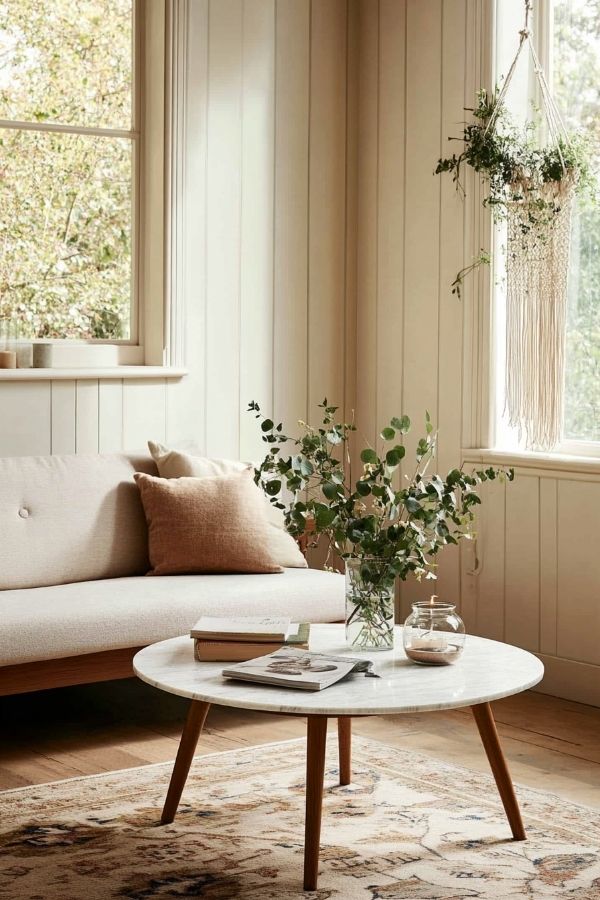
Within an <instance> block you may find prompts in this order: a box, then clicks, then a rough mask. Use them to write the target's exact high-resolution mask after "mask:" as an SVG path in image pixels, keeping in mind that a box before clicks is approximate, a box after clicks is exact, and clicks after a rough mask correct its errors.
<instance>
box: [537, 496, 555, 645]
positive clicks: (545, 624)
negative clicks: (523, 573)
mask: <svg viewBox="0 0 600 900" xmlns="http://www.w3.org/2000/svg"><path fill="white" fill-rule="evenodd" d="M557 500H558V482H557V480H556V479H555V478H540V650H541V652H542V653H550V654H552V655H555V654H556V651H557V628H556V626H557V618H556V617H557V611H558V609H557V603H558V503H557Z"/></svg>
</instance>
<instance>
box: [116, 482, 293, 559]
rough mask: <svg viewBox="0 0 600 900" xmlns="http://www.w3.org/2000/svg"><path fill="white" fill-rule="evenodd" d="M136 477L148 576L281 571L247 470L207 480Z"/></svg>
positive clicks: (261, 506) (263, 512)
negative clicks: (145, 534) (144, 526)
mask: <svg viewBox="0 0 600 900" xmlns="http://www.w3.org/2000/svg"><path fill="white" fill-rule="evenodd" d="M134 478H135V481H136V484H137V486H138V488H139V490H140V495H141V498H142V505H143V507H144V513H145V516H146V521H147V523H148V555H149V557H150V565H151V566H152V569H151V571H150V572H149V573H148V574H150V575H184V574H192V573H201V572H203V573H225V572H239V573H269V572H281V571H283V570H282V568H281V566H280V565H279V564H278V563H277V560H276V559H275V558H274V556H273V554H272V553H271V551H270V549H269V537H270V534H269V529H270V526H269V523H268V521H267V517H266V515H265V511H264V507H263V504H262V503H260V502H257V494H256V490H255V487H256V486H255V484H254V481H253V478H252V469H251V468H247V469H244V470H242V471H241V472H234V473H232V474H230V475H216V476H210V477H207V478H171V479H167V478H156V477H155V476H154V475H146V474H145V473H142V472H136V473H135V475H134ZM258 499H260V498H258Z"/></svg>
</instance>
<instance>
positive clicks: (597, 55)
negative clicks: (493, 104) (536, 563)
mask: <svg viewBox="0 0 600 900" xmlns="http://www.w3.org/2000/svg"><path fill="white" fill-rule="evenodd" d="M510 7H511V8H510V9H509V8H508V7H504V8H501V9H500V13H501V17H499V21H498V27H499V29H501V31H502V34H499V35H498V47H499V49H500V53H499V59H498V62H497V67H498V72H499V73H502V72H504V71H506V63H507V62H510V59H511V58H512V56H513V55H514V52H515V49H516V40H517V31H518V29H519V28H520V27H522V4H518V5H515V6H514V7H513V4H511V5H510ZM537 7H538V16H537V19H538V21H537V22H536V23H535V25H534V34H535V35H536V39H537V44H538V53H539V55H540V58H541V59H542V63H543V65H544V68H545V69H546V72H547V73H548V75H549V79H550V80H551V84H552V88H553V92H554V96H555V99H556V101H557V103H558V106H559V108H560V109H561V112H562V114H563V117H564V119H565V122H566V124H567V127H568V128H583V129H584V130H585V131H586V132H587V134H588V136H589V139H590V146H591V149H592V154H593V159H592V168H593V169H594V170H596V171H598V172H600V3H599V2H597V0H594V2H589V0H540V2H539V3H538V4H537ZM504 15H506V18H504ZM527 84H528V73H527V71H521V73H520V79H519V81H518V84H517V88H516V90H515V91H514V92H513V96H512V98H509V104H510V105H511V106H512V109H513V112H514V113H515V114H516V115H517V117H520V118H521V119H522V118H523V117H524V115H525V113H526V112H527V110H526V109H525V104H524V102H523V98H525V97H527V96H528V89H527ZM533 84H534V79H532V78H531V77H529V85H530V86H531V85H533ZM529 99H530V104H529V113H530V112H531V101H533V102H535V100H536V98H535V97H531V93H529ZM497 231H498V233H497V235H496V254H495V257H496V267H495V275H496V281H497V285H496V303H495V317H494V330H495V344H496V365H495V368H496V409H497V417H496V418H497V421H496V439H495V444H496V446H497V447H498V448H499V449H504V450H518V449H522V447H520V445H519V438H518V435H517V434H516V433H515V431H514V430H513V429H510V428H509V427H508V425H507V423H506V420H505V419H504V416H503V415H502V410H503V408H504V391H503V381H504V371H505V360H504V321H503V318H504V309H503V297H502V292H503V284H502V244H503V240H504V237H503V233H502V229H501V228H500V229H498V230H497ZM556 451H557V452H562V453H571V454H574V455H594V456H595V455H600V205H598V203H597V201H596V202H594V201H592V200H591V199H589V198H588V199H579V200H578V201H577V204H576V208H575V211H574V215H573V223H572V238H571V259H570V270H569V309H568V322H567V335H566V379H565V413H564V430H563V441H562V443H561V444H560V445H559V446H558V447H557V448H556Z"/></svg>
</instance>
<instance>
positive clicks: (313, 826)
mask: <svg viewBox="0 0 600 900" xmlns="http://www.w3.org/2000/svg"><path fill="white" fill-rule="evenodd" d="M326 742H327V716H309V717H308V731H307V742H306V823H305V828H304V890H305V891H316V889H317V879H318V877H319V843H320V840H321V810H322V809H323V778H324V777H325V745H326Z"/></svg>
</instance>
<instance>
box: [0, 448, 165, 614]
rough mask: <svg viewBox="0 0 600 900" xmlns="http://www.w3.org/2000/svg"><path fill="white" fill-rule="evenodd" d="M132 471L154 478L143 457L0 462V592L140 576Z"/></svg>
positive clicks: (139, 519) (143, 562) (142, 533)
mask: <svg viewBox="0 0 600 900" xmlns="http://www.w3.org/2000/svg"><path fill="white" fill-rule="evenodd" d="M136 470H137V471H141V472H147V473H150V474H153V475H155V474H156V466H155V465H154V463H153V461H152V460H151V459H150V457H148V456H145V457H131V456H126V455H123V454H106V455H93V456H92V455H90V456H87V455H81V456H39V457H37V456H35V457H34V456H30V457H8V458H5V459H0V536H1V539H0V590H9V589H12V588H28V587H39V586H44V585H52V584H65V583H67V582H73V581H90V580H92V579H97V578H115V577H119V576H122V575H139V574H143V573H144V572H146V571H147V570H148V567H149V563H148V548H147V530H146V523H145V520H144V512H143V509H142V504H141V501H140V497H139V492H138V490H137V488H136V486H135V484H134V481H133V473H134V472H135V471H136ZM3 599H4V598H3V597H2V595H0V617H1V615H2V602H3Z"/></svg>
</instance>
